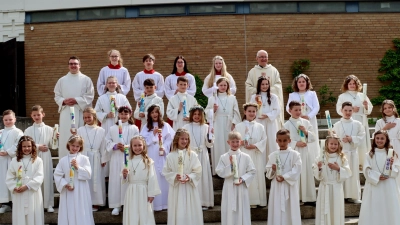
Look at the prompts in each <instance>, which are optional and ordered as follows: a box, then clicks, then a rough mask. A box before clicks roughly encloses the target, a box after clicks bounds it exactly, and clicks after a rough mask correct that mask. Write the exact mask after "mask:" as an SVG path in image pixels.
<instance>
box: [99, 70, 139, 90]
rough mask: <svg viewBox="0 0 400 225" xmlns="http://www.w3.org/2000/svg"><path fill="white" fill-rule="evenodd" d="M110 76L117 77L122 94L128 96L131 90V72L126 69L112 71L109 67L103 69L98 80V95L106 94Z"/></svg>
mask: <svg viewBox="0 0 400 225" xmlns="http://www.w3.org/2000/svg"><path fill="white" fill-rule="evenodd" d="M109 76H115V77H116V78H117V80H118V84H119V85H120V87H121V90H122V93H123V94H124V95H127V94H128V93H129V91H130V90H131V76H130V75H129V71H128V69H127V68H125V67H123V66H122V67H121V68H119V69H111V68H110V67H108V66H105V67H103V68H101V70H100V73H99V78H98V79H97V93H99V96H101V95H103V94H105V93H106V90H105V89H106V86H107V78H108V77H109Z"/></svg>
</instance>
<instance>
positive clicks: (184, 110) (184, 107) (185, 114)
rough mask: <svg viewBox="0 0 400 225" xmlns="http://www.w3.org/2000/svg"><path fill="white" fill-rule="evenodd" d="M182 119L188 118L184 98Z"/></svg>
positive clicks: (184, 99)
mask: <svg viewBox="0 0 400 225" xmlns="http://www.w3.org/2000/svg"><path fill="white" fill-rule="evenodd" d="M183 117H184V118H185V117H188V113H187V102H186V97H183Z"/></svg>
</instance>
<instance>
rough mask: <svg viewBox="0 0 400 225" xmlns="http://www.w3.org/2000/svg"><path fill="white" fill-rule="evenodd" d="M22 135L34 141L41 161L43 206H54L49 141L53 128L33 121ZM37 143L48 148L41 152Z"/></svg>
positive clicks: (51, 137)
mask: <svg viewBox="0 0 400 225" xmlns="http://www.w3.org/2000/svg"><path fill="white" fill-rule="evenodd" d="M24 135H27V136H30V137H32V138H33V140H34V141H35V143H36V149H37V151H38V156H39V157H40V158H41V159H42V161H43V176H44V180H43V184H42V190H43V192H42V193H43V206H44V208H46V209H47V208H48V207H49V206H51V207H54V185H53V159H52V158H51V150H50V147H51V142H52V139H53V128H52V127H50V126H47V125H46V124H44V123H43V122H42V123H40V124H36V123H33V125H32V126H30V127H28V128H27V129H26V130H25V132H24ZM39 145H46V146H47V147H48V150H47V151H45V152H42V151H40V150H39Z"/></svg>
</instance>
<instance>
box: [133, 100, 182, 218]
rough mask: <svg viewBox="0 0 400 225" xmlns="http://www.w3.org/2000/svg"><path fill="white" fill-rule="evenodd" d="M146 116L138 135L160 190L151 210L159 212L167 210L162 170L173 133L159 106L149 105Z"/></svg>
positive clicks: (167, 186) (165, 184) (165, 183)
mask: <svg viewBox="0 0 400 225" xmlns="http://www.w3.org/2000/svg"><path fill="white" fill-rule="evenodd" d="M146 114H147V115H148V116H147V123H146V124H144V127H143V129H142V130H141V132H140V134H141V135H142V136H143V138H144V139H145V140H146V143H147V147H148V153H147V154H148V155H149V157H150V158H151V159H152V160H153V161H154V166H155V174H156V176H157V179H158V183H159V185H160V189H161V194H160V195H157V196H155V198H154V201H153V209H154V210H155V211H161V210H163V209H167V208H168V189H169V184H168V182H167V180H166V179H165V177H164V176H163V175H162V169H163V167H164V164H165V161H166V157H167V155H168V154H169V150H170V147H171V143H172V139H173V138H174V135H175V131H174V129H172V127H171V126H170V125H169V124H168V123H166V122H164V121H163V119H162V112H161V107H160V106H159V105H151V106H150V107H149V108H148V109H147V112H146Z"/></svg>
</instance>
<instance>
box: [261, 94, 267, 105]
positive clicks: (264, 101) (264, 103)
mask: <svg viewBox="0 0 400 225" xmlns="http://www.w3.org/2000/svg"><path fill="white" fill-rule="evenodd" d="M267 98H268V97H267ZM267 98H265V100H264V99H263V96H262V94H261V101H262V105H263V106H266V105H267V103H266V100H267Z"/></svg>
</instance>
